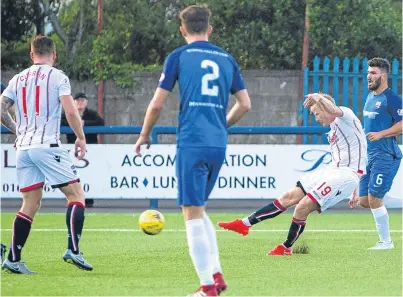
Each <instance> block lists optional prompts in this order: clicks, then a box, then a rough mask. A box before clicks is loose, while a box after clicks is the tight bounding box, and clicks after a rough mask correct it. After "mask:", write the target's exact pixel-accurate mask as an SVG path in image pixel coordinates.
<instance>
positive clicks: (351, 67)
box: [301, 57, 402, 144]
mask: <svg viewBox="0 0 403 297" xmlns="http://www.w3.org/2000/svg"><path fill="white" fill-rule="evenodd" d="M340 62H341V61H340V59H339V58H338V57H335V58H334V59H333V65H332V67H331V65H330V64H331V61H330V59H329V58H328V57H325V58H324V59H323V61H322V60H321V59H320V58H319V57H315V58H314V59H313V65H312V70H310V69H309V67H305V69H304V96H305V95H307V94H308V93H312V92H313V93H315V92H319V91H321V92H323V93H328V94H330V95H332V96H333V98H334V99H335V101H336V104H339V105H342V106H348V107H350V108H351V109H352V110H353V111H354V113H355V114H357V115H358V116H359V118H360V119H361V120H362V108H363V107H364V104H365V101H366V98H367V95H368V89H367V69H368V66H367V62H368V59H367V58H365V59H362V60H360V59H359V58H354V59H352V60H350V59H348V58H345V59H344V60H343V65H342V69H340ZM321 67H322V69H321ZM391 68H392V69H391V73H390V74H389V80H390V81H389V86H390V88H391V89H392V90H393V91H394V92H395V93H397V94H399V93H400V90H399V83H400V84H401V80H402V73H401V72H399V61H398V60H397V59H394V60H393V61H392V64H391ZM301 103H302V102H301ZM301 112H302V113H303V126H313V127H317V126H318V123H317V122H316V121H315V119H314V117H313V116H312V115H310V114H309V111H308V109H306V108H305V109H302V107H301ZM302 140H303V143H304V144H307V143H312V144H317V143H326V142H327V140H326V138H325V136H324V135H322V137H321V138H320V137H319V135H313V136H312V137H310V136H308V135H303V137H302Z"/></svg>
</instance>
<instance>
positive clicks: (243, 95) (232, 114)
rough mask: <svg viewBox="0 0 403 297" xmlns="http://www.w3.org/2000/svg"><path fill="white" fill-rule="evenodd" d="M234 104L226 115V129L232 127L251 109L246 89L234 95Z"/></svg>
mask: <svg viewBox="0 0 403 297" xmlns="http://www.w3.org/2000/svg"><path fill="white" fill-rule="evenodd" d="M234 96H235V99H236V103H235V105H234V106H233V107H232V108H231V110H230V111H229V113H228V114H227V128H229V127H231V126H232V125H234V124H235V123H236V122H238V121H239V120H240V119H242V117H243V116H244V115H245V114H246V113H247V112H248V111H249V110H250V109H251V107H252V104H251V102H250V98H249V94H248V91H247V90H246V89H244V90H240V91H239V92H237V93H235V94H234Z"/></svg>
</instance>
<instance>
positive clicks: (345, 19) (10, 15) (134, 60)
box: [1, 0, 402, 87]
mask: <svg viewBox="0 0 403 297" xmlns="http://www.w3.org/2000/svg"><path fill="white" fill-rule="evenodd" d="M194 3H195V2H194V1H189V0H173V1H172V0H169V1H168V0H104V24H103V32H102V33H101V34H98V33H97V30H96V22H97V8H96V0H92V1H88V0H73V1H67V0H3V1H2V2H1V6H2V20H1V21H2V28H1V34H2V42H1V49H2V51H1V62H2V66H1V68H2V69H3V70H4V69H21V68H24V67H27V66H28V65H29V64H30V62H31V61H30V59H29V55H28V53H29V39H30V38H32V36H34V35H35V34H36V33H46V34H47V35H49V36H50V37H51V38H53V39H54V40H55V42H56V45H57V49H58V60H57V63H58V64H57V67H59V68H61V69H63V70H65V71H66V72H67V73H68V74H69V75H70V77H71V78H74V79H78V80H83V79H88V78H93V79H94V80H95V81H100V80H103V79H113V80H115V82H116V83H117V84H118V85H119V86H121V87H132V86H133V85H134V82H133V79H132V72H133V71H142V70H145V71H148V70H155V69H160V68H161V67H162V66H161V65H162V64H163V61H164V59H165V57H166V56H167V55H168V54H169V52H170V51H172V50H173V49H174V48H176V47H178V46H180V45H183V44H184V40H183V38H182V37H181V36H180V33H179V30H178V26H179V23H178V20H177V15H178V13H179V11H180V10H181V9H183V8H184V7H186V6H188V5H191V4H194ZM203 3H205V4H207V5H208V6H209V7H210V9H211V10H212V26H213V34H212V36H211V41H212V42H213V43H216V44H217V45H219V46H221V47H223V48H224V49H226V50H227V51H228V52H229V53H231V54H232V55H233V56H234V57H235V58H236V59H237V60H238V62H239V64H240V66H241V68H243V69H276V70H280V69H288V70H294V69H300V68H301V56H302V42H303V33H304V19H305V6H306V1H303V0H255V1H247V0H245V1H244V0H225V1H223V0H205V1H203ZM309 7H310V13H309V20H310V30H309V39H310V48H309V61H311V60H312V58H313V57H314V56H320V57H324V56H328V57H330V58H332V57H335V56H339V57H340V58H344V57H350V58H351V57H374V56H380V57H385V58H388V59H390V60H392V59H394V58H398V59H399V60H400V61H401V54H402V15H401V13H402V8H401V1H400V0H398V1H395V0H309ZM56 27H60V28H59V29H58V30H55V29H54V28H56ZM49 28H50V29H49ZM52 28H53V29H52ZM47 31H48V32H47ZM99 64H102V70H100V68H99Z"/></svg>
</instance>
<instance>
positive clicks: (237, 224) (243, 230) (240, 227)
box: [218, 219, 250, 236]
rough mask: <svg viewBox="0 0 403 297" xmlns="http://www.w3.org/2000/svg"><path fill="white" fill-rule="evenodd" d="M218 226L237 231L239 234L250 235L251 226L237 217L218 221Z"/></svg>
mask: <svg viewBox="0 0 403 297" xmlns="http://www.w3.org/2000/svg"><path fill="white" fill-rule="evenodd" d="M218 226H220V227H221V228H224V229H227V230H231V231H234V232H237V233H239V234H242V235H243V236H245V235H248V233H249V229H250V226H246V225H245V224H244V223H243V222H242V220H240V219H236V220H234V221H230V222H218Z"/></svg>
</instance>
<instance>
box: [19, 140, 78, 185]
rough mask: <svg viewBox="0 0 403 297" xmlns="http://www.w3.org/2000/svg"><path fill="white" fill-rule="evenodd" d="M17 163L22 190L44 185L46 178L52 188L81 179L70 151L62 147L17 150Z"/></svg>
mask: <svg viewBox="0 0 403 297" xmlns="http://www.w3.org/2000/svg"><path fill="white" fill-rule="evenodd" d="M16 165H17V166H16V167H17V179H18V185H19V188H20V191H21V192H26V191H30V190H34V189H37V188H40V187H42V186H43V185H44V183H45V179H46V180H47V181H48V182H49V183H50V185H51V186H52V188H60V187H64V186H66V185H68V184H71V183H75V182H79V181H80V179H79V178H78V174H77V170H76V167H75V166H74V165H73V162H72V161H71V158H70V155H69V153H68V151H67V150H66V149H64V148H61V147H47V148H33V149H29V150H17V164H16Z"/></svg>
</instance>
